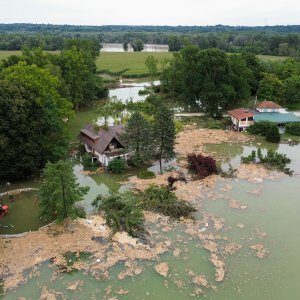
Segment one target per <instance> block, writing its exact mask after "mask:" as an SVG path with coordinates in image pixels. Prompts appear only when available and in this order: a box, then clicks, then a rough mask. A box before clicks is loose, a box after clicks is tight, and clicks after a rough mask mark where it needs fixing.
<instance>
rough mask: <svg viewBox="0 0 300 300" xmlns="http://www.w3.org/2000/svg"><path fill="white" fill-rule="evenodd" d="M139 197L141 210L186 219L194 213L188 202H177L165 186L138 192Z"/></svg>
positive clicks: (173, 194) (175, 197)
mask: <svg viewBox="0 0 300 300" xmlns="http://www.w3.org/2000/svg"><path fill="white" fill-rule="evenodd" d="M139 196H140V202H141V207H142V208H144V209H146V210H150V211H154V212H157V213H160V214H163V215H165V216H170V217H172V218H176V219H179V218H180V217H188V216H189V215H190V214H191V213H192V212H195V211H196V209H195V208H194V207H193V206H192V205H191V204H189V203H188V202H186V201H182V200H179V199H178V198H177V196H176V195H175V193H174V192H171V191H170V190H169V188H168V187H166V186H161V187H159V186H155V185H151V186H150V187H148V188H147V189H146V190H145V191H144V192H140V194H139Z"/></svg>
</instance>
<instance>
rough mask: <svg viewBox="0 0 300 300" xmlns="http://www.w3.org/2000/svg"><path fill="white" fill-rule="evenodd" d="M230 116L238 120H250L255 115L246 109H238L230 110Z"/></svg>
mask: <svg viewBox="0 0 300 300" xmlns="http://www.w3.org/2000/svg"><path fill="white" fill-rule="evenodd" d="M228 114H229V115H231V116H233V117H234V118H236V119H238V120H241V119H245V118H250V117H253V116H254V113H252V112H251V111H249V110H247V109H245V108H237V109H233V110H230V111H228Z"/></svg>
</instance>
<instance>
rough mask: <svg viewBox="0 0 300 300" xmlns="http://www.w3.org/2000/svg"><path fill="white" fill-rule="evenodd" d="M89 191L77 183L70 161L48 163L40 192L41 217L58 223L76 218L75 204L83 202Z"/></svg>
mask: <svg viewBox="0 0 300 300" xmlns="http://www.w3.org/2000/svg"><path fill="white" fill-rule="evenodd" d="M88 190H89V188H88V187H80V186H79V184H78V183H77V182H76V177H75V175H74V173H73V169H72V165H71V163H70V162H69V161H68V160H60V161H58V162H57V163H55V164H52V163H50V162H49V163H47V165H46V167H45V169H44V183H43V184H42V187H41V191H40V196H41V200H40V206H41V208H42V214H41V216H42V217H43V218H46V219H49V218H50V219H53V218H55V219H56V220H57V221H58V222H61V221H63V220H64V219H65V218H68V217H70V218H76V210H75V207H74V204H75V203H76V202H78V201H81V200H83V196H84V195H85V194H86V193H87V192H88Z"/></svg>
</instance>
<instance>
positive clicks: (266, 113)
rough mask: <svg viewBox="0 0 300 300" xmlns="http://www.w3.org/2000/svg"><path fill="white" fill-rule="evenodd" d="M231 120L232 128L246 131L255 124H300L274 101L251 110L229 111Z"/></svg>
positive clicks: (282, 125) (261, 103)
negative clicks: (266, 122) (262, 122)
mask: <svg viewBox="0 0 300 300" xmlns="http://www.w3.org/2000/svg"><path fill="white" fill-rule="evenodd" d="M228 114H229V116H230V118H231V128H232V129H234V130H236V131H244V130H246V129H247V128H248V127H249V126H251V125H254V123H255V122H261V121H268V122H272V123H275V124H277V125H278V126H279V127H284V125H285V124H287V123H295V122H300V119H299V118H298V117H297V116H296V115H295V114H293V113H291V112H288V111H287V110H286V109H285V108H283V107H282V106H280V105H279V104H277V103H275V102H273V101H267V100H264V101H262V102H258V103H256V104H255V105H254V107H253V108H251V109H245V108H237V109H233V110H230V111H228Z"/></svg>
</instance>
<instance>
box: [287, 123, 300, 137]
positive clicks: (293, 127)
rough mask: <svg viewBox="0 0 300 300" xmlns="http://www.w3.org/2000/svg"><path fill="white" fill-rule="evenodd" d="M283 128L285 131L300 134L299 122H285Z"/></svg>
mask: <svg viewBox="0 0 300 300" xmlns="http://www.w3.org/2000/svg"><path fill="white" fill-rule="evenodd" d="M285 128H286V132H287V133H289V134H292V135H298V136H300V122H299V123H290V124H287V125H286V127H285Z"/></svg>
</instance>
